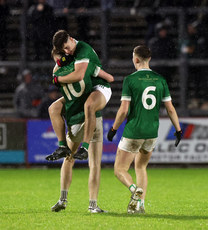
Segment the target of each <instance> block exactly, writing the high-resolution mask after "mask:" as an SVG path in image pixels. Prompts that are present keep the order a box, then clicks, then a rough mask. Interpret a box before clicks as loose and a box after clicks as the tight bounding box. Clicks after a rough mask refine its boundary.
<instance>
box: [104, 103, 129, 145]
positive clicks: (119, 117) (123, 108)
mask: <svg viewBox="0 0 208 230" xmlns="http://www.w3.org/2000/svg"><path fill="white" fill-rule="evenodd" d="M129 105H130V101H126V100H123V101H122V102H121V105H120V108H119V110H118V112H117V114H116V119H115V122H114V124H113V126H112V127H111V129H110V130H109V131H108V135H107V138H108V140H109V141H112V140H113V137H114V136H115V135H116V132H117V129H118V128H119V127H120V125H121V124H122V123H123V121H124V120H125V118H126V116H127V114H128V110H129Z"/></svg>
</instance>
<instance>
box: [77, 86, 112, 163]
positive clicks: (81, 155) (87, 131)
mask: <svg viewBox="0 0 208 230" xmlns="http://www.w3.org/2000/svg"><path fill="white" fill-rule="evenodd" d="M111 94H112V92H111V89H110V88H107V87H100V86H97V87H96V90H95V91H93V92H92V93H91V94H90V96H89V97H88V99H87V101H86V102H85V107H84V112H85V127H84V137H83V144H82V146H81V148H80V149H79V150H78V152H77V153H76V154H75V155H74V158H75V159H80V160H82V159H87V156H88V151H87V150H88V146H89V142H90V140H91V138H92V136H93V132H94V130H95V127H96V115H95V113H96V112H97V111H99V110H102V109H103V108H104V107H105V106H106V104H107V103H108V101H109V100H110V97H111Z"/></svg>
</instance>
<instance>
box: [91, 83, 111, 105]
mask: <svg viewBox="0 0 208 230" xmlns="http://www.w3.org/2000/svg"><path fill="white" fill-rule="evenodd" d="M95 90H98V91H100V92H101V93H102V94H103V95H104V97H105V100H106V104H107V103H108V102H109V100H110V98H111V95H112V91H111V88H108V87H105V86H103V85H96V86H94V87H93V91H95Z"/></svg>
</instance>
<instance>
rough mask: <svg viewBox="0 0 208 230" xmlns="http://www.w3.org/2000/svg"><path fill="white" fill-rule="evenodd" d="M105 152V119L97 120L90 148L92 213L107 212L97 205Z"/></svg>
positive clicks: (90, 202) (89, 186)
mask: <svg viewBox="0 0 208 230" xmlns="http://www.w3.org/2000/svg"><path fill="white" fill-rule="evenodd" d="M102 152H103V119H102V117H99V118H96V130H95V131H94V134H93V138H92V139H91V141H90V146H89V169H90V173H89V180H88V188H89V208H88V211H89V212H91V213H100V212H105V211H104V210H102V209H100V208H99V207H98V205H97V198H98V192H99V187H100V170H101V158H102Z"/></svg>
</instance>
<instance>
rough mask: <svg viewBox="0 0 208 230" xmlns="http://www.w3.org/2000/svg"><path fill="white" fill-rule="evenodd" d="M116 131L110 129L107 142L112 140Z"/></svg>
mask: <svg viewBox="0 0 208 230" xmlns="http://www.w3.org/2000/svg"><path fill="white" fill-rule="evenodd" d="M116 132H117V130H115V129H113V127H111V128H110V130H109V131H108V135H107V138H108V140H109V141H112V140H113V137H114V136H115V135H116Z"/></svg>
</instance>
